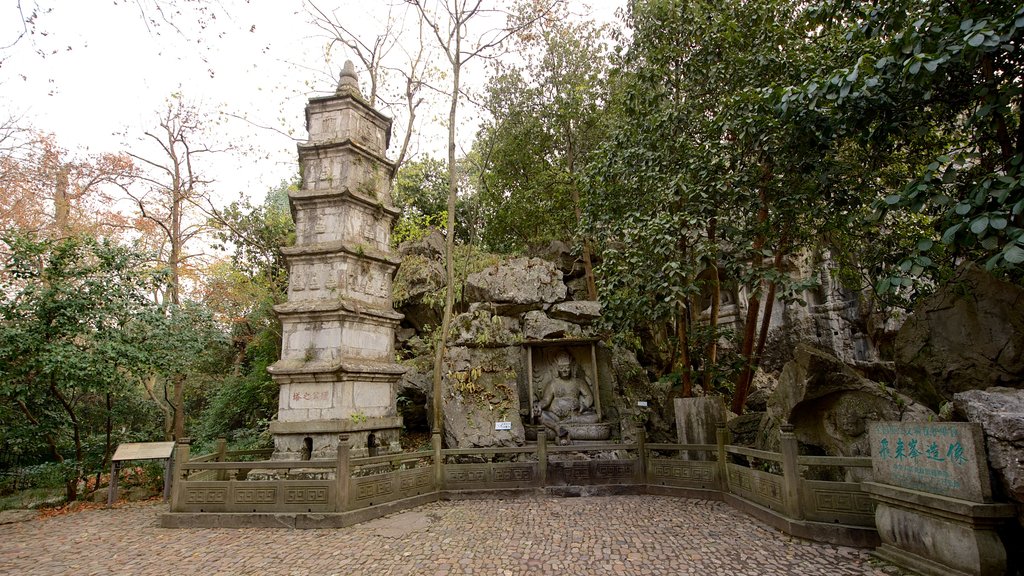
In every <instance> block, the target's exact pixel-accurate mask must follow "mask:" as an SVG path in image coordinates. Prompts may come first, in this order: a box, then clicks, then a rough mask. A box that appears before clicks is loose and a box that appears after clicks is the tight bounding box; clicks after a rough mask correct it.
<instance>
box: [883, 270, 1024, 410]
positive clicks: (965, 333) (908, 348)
mask: <svg viewBox="0 0 1024 576" xmlns="http://www.w3.org/2000/svg"><path fill="white" fill-rule="evenodd" d="M896 369H897V371H898V372H899V374H900V377H901V384H902V385H904V386H905V387H907V389H908V391H909V393H910V394H911V395H913V396H915V397H917V398H921V399H923V400H924V401H926V402H927V403H928V404H930V405H932V406H937V405H938V404H940V403H941V402H943V401H949V400H951V399H952V398H953V395H954V394H956V393H957V392H963V391H966V390H973V389H984V388H988V387H990V386H1008V387H1011V388H1024V289H1021V287H1019V286H1016V285H1014V284H1011V283H1009V282H1004V281H1002V280H998V279H996V278H994V277H992V276H991V275H990V274H988V273H987V272H985V271H984V270H982V269H980V268H978V267H977V266H974V265H969V266H965V267H963V268H961V269H960V272H959V274H958V275H957V277H956V278H955V279H954V280H953V281H952V282H951V283H949V284H948V285H947V286H944V287H942V288H940V289H939V290H938V291H936V292H935V294H933V295H932V296H930V297H929V298H926V299H924V300H923V301H922V302H921V303H920V304H919V305H918V306H917V308H916V309H915V310H914V313H913V314H911V315H910V317H909V318H907V321H906V322H905V323H904V324H903V327H902V328H901V329H900V331H899V335H898V336H897V338H896Z"/></svg>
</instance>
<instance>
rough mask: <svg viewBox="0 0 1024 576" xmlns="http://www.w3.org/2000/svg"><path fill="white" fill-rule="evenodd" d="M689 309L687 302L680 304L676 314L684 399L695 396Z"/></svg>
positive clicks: (678, 365) (679, 368)
mask: <svg viewBox="0 0 1024 576" xmlns="http://www.w3.org/2000/svg"><path fill="white" fill-rule="evenodd" d="M688 309H689V307H688V306H687V305H686V303H685V302H680V303H679V311H678V312H677V313H676V316H677V320H676V339H677V341H678V343H679V344H678V346H679V355H678V359H679V360H678V362H677V363H676V370H678V371H679V381H680V382H681V383H682V385H683V398H690V397H691V396H693V375H692V374H691V372H690V367H691V364H692V363H691V362H690V340H689V337H688V332H689V330H690V325H689V324H690V323H689V317H690V313H689V310H688Z"/></svg>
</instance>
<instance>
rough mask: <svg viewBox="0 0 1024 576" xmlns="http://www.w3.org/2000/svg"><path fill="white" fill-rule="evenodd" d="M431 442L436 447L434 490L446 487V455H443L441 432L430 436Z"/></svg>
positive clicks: (438, 490) (437, 490)
mask: <svg viewBox="0 0 1024 576" xmlns="http://www.w3.org/2000/svg"><path fill="white" fill-rule="evenodd" d="M430 444H431V446H432V447H433V448H434V491H436V492H440V491H441V490H443V489H444V456H443V455H441V433H440V432H434V433H433V434H431V436H430Z"/></svg>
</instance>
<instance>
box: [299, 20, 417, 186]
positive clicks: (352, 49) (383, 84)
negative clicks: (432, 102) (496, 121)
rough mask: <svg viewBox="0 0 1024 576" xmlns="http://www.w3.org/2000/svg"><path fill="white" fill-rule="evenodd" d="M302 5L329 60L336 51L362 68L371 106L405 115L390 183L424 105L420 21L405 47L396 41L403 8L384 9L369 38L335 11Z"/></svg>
mask: <svg viewBox="0 0 1024 576" xmlns="http://www.w3.org/2000/svg"><path fill="white" fill-rule="evenodd" d="M306 5H307V11H308V13H309V15H310V16H311V17H312V18H313V24H314V25H315V26H317V27H318V28H320V29H321V30H322V31H323V32H324V33H325V34H326V35H327V39H328V40H327V54H328V56H330V53H331V52H332V51H333V50H334V49H335V48H336V47H339V46H340V47H342V48H343V49H344V50H345V51H346V52H347V53H348V54H349V55H351V56H352V57H354V58H356V59H358V60H359V62H360V63H362V65H363V67H364V68H366V78H367V79H368V82H369V90H368V93H367V101H368V102H369V103H370V105H372V106H374V107H379V108H382V109H385V110H389V111H391V112H392V115H393V116H400V115H401V114H404V116H405V122H404V127H403V129H402V137H401V146H400V147H399V150H398V154H397V157H396V158H395V159H394V169H393V171H392V174H391V177H392V178H394V177H395V175H396V174H397V173H398V170H399V168H401V166H402V164H403V163H404V162H405V160H406V159H407V158H408V157H409V147H410V143H411V142H412V137H413V135H414V134H415V131H416V114H417V111H418V109H419V107H420V106H421V105H422V104H423V101H424V100H423V97H422V95H421V90H422V89H423V87H424V86H425V85H426V84H425V76H426V74H427V45H426V39H425V38H424V30H423V21H422V20H419V19H417V24H418V31H417V32H418V36H417V42H416V44H415V45H413V46H407V45H406V44H404V43H403V42H401V37H402V36H405V35H408V33H409V30H408V29H407V24H408V12H409V8H410V7H409V5H408V4H388V6H387V16H386V18H385V20H384V23H383V25H382V28H381V29H380V31H379V32H378V33H377V34H375V35H373V36H372V38H370V37H369V36H368V35H367V36H364V35H361V34H360V33H359V32H357V31H356V30H354V29H353V28H352V27H351V26H348V25H346V24H345V23H344V18H343V16H341V15H339V14H338V9H334V10H331V11H327V10H325V9H323V8H322V7H321V6H320V5H318V4H317V3H316V2H314V1H313V0H306ZM400 7H401V9H399V8H400ZM400 107H401V112H399V110H400Z"/></svg>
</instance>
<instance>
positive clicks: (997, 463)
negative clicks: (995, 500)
mask: <svg viewBox="0 0 1024 576" xmlns="http://www.w3.org/2000/svg"><path fill="white" fill-rule="evenodd" d="M953 398H954V400H953V404H954V409H955V412H954V414H955V416H957V417H959V418H962V419H965V420H967V421H968V422H978V423H980V424H981V427H982V429H983V430H984V431H985V446H986V448H987V449H988V463H989V468H990V469H991V471H992V476H993V480H995V484H996V486H997V487H998V488H999V490H997V494H999V493H1001V494H1000V495H1001V496H1003V497H1004V498H1007V499H1009V500H1012V501H1013V502H1016V503H1017V509H1018V512H1019V513H1018V516H1019V518H1020V520H1021V523H1022V525H1024V390H1020V389H1014V388H1004V387H993V388H989V389H987V390H969V391H967V392H959V393H957V394H955V395H954V396H953Z"/></svg>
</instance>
